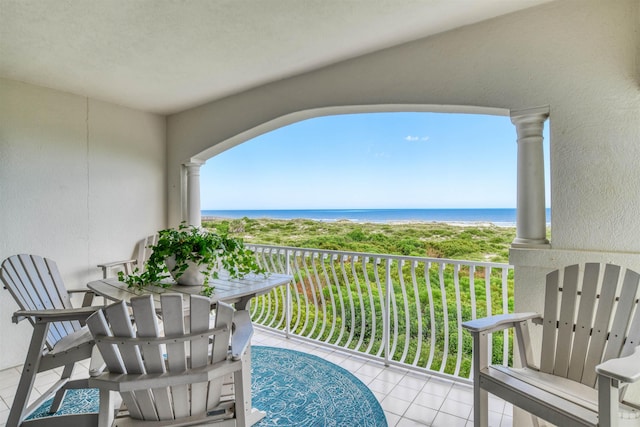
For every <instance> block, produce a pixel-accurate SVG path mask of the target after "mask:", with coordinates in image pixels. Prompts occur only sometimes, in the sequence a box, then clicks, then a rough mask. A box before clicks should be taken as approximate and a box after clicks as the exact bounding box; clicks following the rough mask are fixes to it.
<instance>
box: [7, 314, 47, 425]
mask: <svg viewBox="0 0 640 427" xmlns="http://www.w3.org/2000/svg"><path fill="white" fill-rule="evenodd" d="M48 329H49V324H48V323H36V324H35V325H34V327H33V335H31V343H30V344H29V350H28V351H27V358H26V360H25V362H24V366H23V368H22V375H21V376H20V382H19V383H18V389H17V390H16V396H15V398H14V399H13V405H12V406H11V411H10V412H9V418H8V419H7V425H6V426H7V427H18V426H19V425H20V424H21V423H22V420H23V419H24V417H25V416H26V415H27V414H25V413H24V411H25V408H26V407H27V404H28V403H29V396H30V395H31V389H32V388H33V382H34V381H35V379H36V374H37V373H38V371H39V369H40V360H41V357H42V349H43V348H44V341H45V338H46V336H47V330H48Z"/></svg>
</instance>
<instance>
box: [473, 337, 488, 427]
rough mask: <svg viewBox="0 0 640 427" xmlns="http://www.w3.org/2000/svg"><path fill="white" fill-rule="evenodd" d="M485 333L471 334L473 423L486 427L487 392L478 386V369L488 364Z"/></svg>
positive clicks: (478, 426) (480, 369)
mask: <svg viewBox="0 0 640 427" xmlns="http://www.w3.org/2000/svg"><path fill="white" fill-rule="evenodd" d="M487 341H488V338H487V333H486V332H480V333H477V332H476V333H474V334H473V425H474V426H475V427H488V425H489V394H488V392H487V391H486V390H483V389H482V387H480V371H482V369H484V368H486V367H487V366H488V364H489V358H488V350H487Z"/></svg>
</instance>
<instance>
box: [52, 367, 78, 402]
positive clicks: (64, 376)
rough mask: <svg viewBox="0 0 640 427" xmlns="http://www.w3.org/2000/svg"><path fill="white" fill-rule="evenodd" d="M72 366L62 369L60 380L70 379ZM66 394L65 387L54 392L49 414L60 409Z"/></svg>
mask: <svg viewBox="0 0 640 427" xmlns="http://www.w3.org/2000/svg"><path fill="white" fill-rule="evenodd" d="M74 365H75V364H74V363H70V364H68V365H65V367H64V369H63V370H62V376H61V377H60V379H61V380H69V378H71V374H72V373H73V367H74ZM66 393H67V388H66V387H62V388H61V389H60V390H58V391H57V392H56V396H55V398H54V399H53V403H51V407H50V408H49V413H50V414H54V413H56V412H58V409H60V406H62V401H63V400H64V396H65V394H66Z"/></svg>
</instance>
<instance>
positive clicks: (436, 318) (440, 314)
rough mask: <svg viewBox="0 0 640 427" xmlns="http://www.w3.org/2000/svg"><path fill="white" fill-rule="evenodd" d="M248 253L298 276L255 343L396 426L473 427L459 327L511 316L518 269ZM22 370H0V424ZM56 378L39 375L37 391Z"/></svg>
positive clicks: (497, 346) (500, 415)
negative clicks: (338, 375) (338, 378)
mask: <svg viewBox="0 0 640 427" xmlns="http://www.w3.org/2000/svg"><path fill="white" fill-rule="evenodd" d="M249 246H250V247H251V248H252V249H253V250H254V251H255V253H256V256H257V257H258V259H259V261H260V264H261V265H262V266H263V267H264V268H266V269H267V270H268V271H270V272H277V273H287V274H291V275H293V276H294V278H295V279H294V281H293V283H291V284H289V285H288V286H285V287H280V288H277V289H275V290H273V291H272V292H270V293H269V294H267V295H263V296H260V297H258V298H256V299H255V300H254V301H253V302H252V307H251V310H252V318H253V320H254V323H255V324H256V325H258V326H257V328H256V329H257V333H256V335H255V336H254V339H253V343H254V344H255V345H267V346H272V347H284V348H289V349H294V350H297V351H302V352H306V353H311V354H315V355H318V356H321V357H322V358H323V359H326V360H328V361H331V362H333V363H336V364H338V365H339V366H341V367H343V368H345V369H347V370H349V371H350V372H351V373H353V374H354V375H355V376H356V377H358V378H359V379H360V380H361V381H362V382H363V383H365V384H366V385H367V386H368V387H369V388H370V389H371V391H372V392H373V393H374V395H375V396H376V397H377V399H378V401H379V402H380V404H381V406H382V408H383V409H384V411H385V414H386V417H387V421H388V424H389V426H411V425H440V426H467V425H469V426H470V425H472V419H473V413H472V405H473V390H472V386H471V380H470V376H471V371H470V366H471V337H470V336H469V335H468V333H467V332H466V331H463V330H462V328H461V323H462V322H463V321H466V320H469V319H472V318H476V317H482V316H485V315H488V314H500V313H504V312H508V311H512V304H513V301H512V299H513V269H512V267H511V266H510V265H507V264H498V263H487V262H474V261H461V260H446V259H437V258H421V257H408V256H396V255H383V254H372V253H356V252H343V251H329V250H320V249H301V248H293V247H278V246H266V245H249ZM511 339H512V337H511V336H509V335H507V334H502V333H501V334H496V335H495V336H494V337H493V340H492V347H493V349H492V350H493V351H492V354H493V359H494V362H495V363H504V364H508V363H511V355H512V350H513V349H512V342H511ZM505 343H506V345H505ZM19 372H20V368H11V369H7V370H4V371H0V426H3V425H4V422H5V421H6V418H7V416H8V413H9V406H10V405H11V403H12V401H13V394H14V393H15V388H16V386H17V382H18V379H19ZM76 374H81V373H76ZM55 380H56V378H55V377H53V376H52V375H51V374H45V375H43V376H42V377H39V378H38V379H37V380H36V384H35V389H36V391H39V390H40V389H42V390H45V389H46V387H45V386H48V385H50V383H51V382H52V381H55ZM37 395H38V393H34V396H32V398H36V397H37ZM490 410H491V413H490V423H491V425H494V426H511V425H512V423H513V421H512V407H511V405H510V404H506V403H505V402H504V401H501V400H499V399H496V398H493V397H492V398H491V400H490Z"/></svg>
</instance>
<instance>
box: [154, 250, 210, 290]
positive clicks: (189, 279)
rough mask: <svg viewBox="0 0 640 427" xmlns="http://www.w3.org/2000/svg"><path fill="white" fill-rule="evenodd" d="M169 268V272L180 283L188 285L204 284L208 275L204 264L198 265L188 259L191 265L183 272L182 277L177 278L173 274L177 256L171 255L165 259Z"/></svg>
mask: <svg viewBox="0 0 640 427" xmlns="http://www.w3.org/2000/svg"><path fill="white" fill-rule="evenodd" d="M164 262H165V264H166V265H167V268H168V269H169V273H170V274H171V276H172V277H173V279H174V280H175V281H176V282H178V284H179V285H186V286H197V285H200V286H202V284H204V279H205V277H206V275H205V274H204V273H203V270H204V269H205V268H206V266H204V265H198V264H196V263H194V262H192V261H187V264H188V265H189V266H188V267H187V269H186V270H185V271H184V272H183V273H182V275H181V276H180V277H178V278H177V279H176V278H175V276H174V275H173V268H174V267H175V266H176V259H175V257H173V256H171V257H168V258H167V259H165V260H164Z"/></svg>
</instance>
